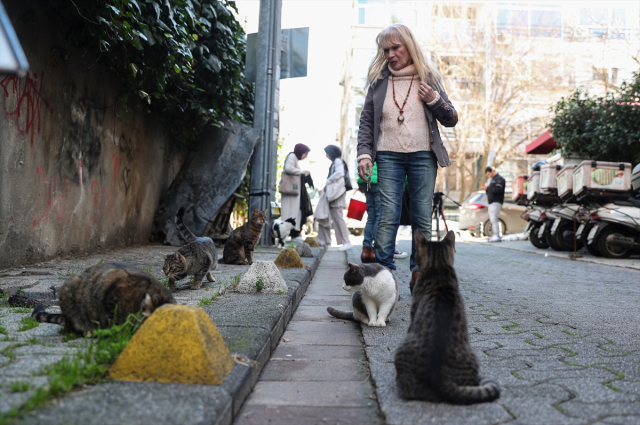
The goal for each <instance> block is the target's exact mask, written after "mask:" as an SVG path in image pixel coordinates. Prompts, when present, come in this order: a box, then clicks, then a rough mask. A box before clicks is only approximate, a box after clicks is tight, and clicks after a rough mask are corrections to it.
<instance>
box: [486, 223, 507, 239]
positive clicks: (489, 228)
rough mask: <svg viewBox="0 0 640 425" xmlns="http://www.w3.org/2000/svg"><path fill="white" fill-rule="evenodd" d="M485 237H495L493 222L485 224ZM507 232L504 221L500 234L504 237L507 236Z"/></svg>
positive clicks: (501, 224)
mask: <svg viewBox="0 0 640 425" xmlns="http://www.w3.org/2000/svg"><path fill="white" fill-rule="evenodd" d="M483 227H484V235H485V236H486V237H491V236H493V226H492V225H491V221H490V220H487V221H486V222H485V223H484V226H483ZM506 231H507V226H506V225H505V224H504V221H502V220H500V234H501V235H502V236H504V235H505V232H506Z"/></svg>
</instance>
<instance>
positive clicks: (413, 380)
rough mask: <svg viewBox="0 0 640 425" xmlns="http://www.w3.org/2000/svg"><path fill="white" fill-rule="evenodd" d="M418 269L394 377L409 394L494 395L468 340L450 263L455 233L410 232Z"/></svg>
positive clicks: (465, 400) (436, 397)
mask: <svg viewBox="0 0 640 425" xmlns="http://www.w3.org/2000/svg"><path fill="white" fill-rule="evenodd" d="M415 241H416V246H417V249H418V252H417V260H418V267H419V268H420V275H419V277H418V280H417V282H416V285H415V287H414V289H413V300H412V302H411V323H410V325H409V330H408V333H407V335H406V336H405V338H404V339H403V340H402V342H400V344H399V345H398V348H397V350H396V353H395V360H394V363H395V366H396V372H397V376H396V382H397V385H398V389H399V390H400V392H401V393H402V395H403V397H404V398H406V399H409V400H425V401H444V402H447V403H452V404H473V403H483V402H490V401H493V400H496V399H497V398H498V397H500V389H499V388H498V385H497V384H496V383H494V382H492V381H487V380H482V379H480V378H479V376H478V372H479V369H480V365H479V364H478V359H477V357H476V355H475V353H474V352H473V348H471V344H469V333H468V331H467V319H466V315H465V309H464V301H463V299H462V296H461V295H460V290H459V288H458V278H457V277H456V272H455V270H454V268H453V257H454V252H455V234H454V233H453V232H452V231H449V232H448V233H447V236H446V237H445V238H444V239H443V240H442V242H431V241H428V240H427V238H426V237H425V236H424V235H423V234H422V232H420V231H416V233H415Z"/></svg>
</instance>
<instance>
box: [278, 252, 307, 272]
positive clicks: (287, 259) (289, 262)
mask: <svg viewBox="0 0 640 425" xmlns="http://www.w3.org/2000/svg"><path fill="white" fill-rule="evenodd" d="M275 263H276V266H278V267H280V268H283V269H304V267H305V266H304V263H303V262H302V259H301V258H300V256H299V255H298V252H297V251H296V250H295V249H283V250H282V251H280V254H278V258H276V261H275Z"/></svg>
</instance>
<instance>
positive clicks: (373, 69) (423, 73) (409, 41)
mask: <svg viewBox="0 0 640 425" xmlns="http://www.w3.org/2000/svg"><path fill="white" fill-rule="evenodd" d="M398 43H401V44H404V45H405V47H406V48H407V50H408V51H409V55H410V56H411V59H412V60H413V63H414V65H415V66H416V70H417V71H418V76H419V78H420V80H421V81H424V82H425V83H429V84H431V85H432V86H434V87H435V88H437V89H438V90H442V88H443V87H442V76H441V75H440V72H439V71H438V69H437V68H436V67H435V65H433V64H432V63H430V61H428V60H427V58H426V57H425V56H424V54H423V53H422V50H421V49H420V46H419V45H418V42H417V41H416V39H415V37H414V36H413V33H412V32H411V30H410V29H409V27H407V26H406V25H403V24H393V25H390V26H388V27H387V28H385V29H383V30H382V32H380V34H378V36H377V37H376V44H377V45H378V53H376V56H375V58H373V62H371V65H369V74H368V76H367V84H368V85H371V84H372V83H373V82H374V81H375V80H376V79H377V78H379V76H380V72H381V71H382V70H383V69H385V68H386V67H387V66H388V63H387V60H386V59H385V57H384V49H388V48H390V47H391V46H392V45H394V44H398Z"/></svg>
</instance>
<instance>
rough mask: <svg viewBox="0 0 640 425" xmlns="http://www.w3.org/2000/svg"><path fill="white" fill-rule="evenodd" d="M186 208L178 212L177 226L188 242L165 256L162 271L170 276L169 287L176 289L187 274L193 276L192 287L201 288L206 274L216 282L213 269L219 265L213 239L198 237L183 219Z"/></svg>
mask: <svg viewBox="0 0 640 425" xmlns="http://www.w3.org/2000/svg"><path fill="white" fill-rule="evenodd" d="M183 216H184V208H180V209H179V210H178V213H177V214H176V226H177V227H178V230H180V233H181V234H182V237H183V238H184V240H185V241H186V242H187V244H186V245H185V246H183V247H182V248H180V249H179V250H177V251H176V252H174V253H173V254H169V255H165V256H164V264H163V265H162V271H163V272H164V274H165V275H167V276H168V277H169V289H171V291H172V292H175V291H176V282H177V281H179V280H182V279H184V278H185V277H187V276H193V283H192V284H191V289H200V287H201V286H202V281H203V280H204V278H205V276H206V277H207V280H208V281H209V282H215V279H214V278H213V275H212V274H211V270H215V269H216V267H218V253H217V252H216V245H215V243H213V240H211V238H208V237H201V238H198V237H196V236H195V235H194V234H193V233H191V231H190V230H189V229H187V227H186V226H185V225H184V222H183V221H182V217H183Z"/></svg>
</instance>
